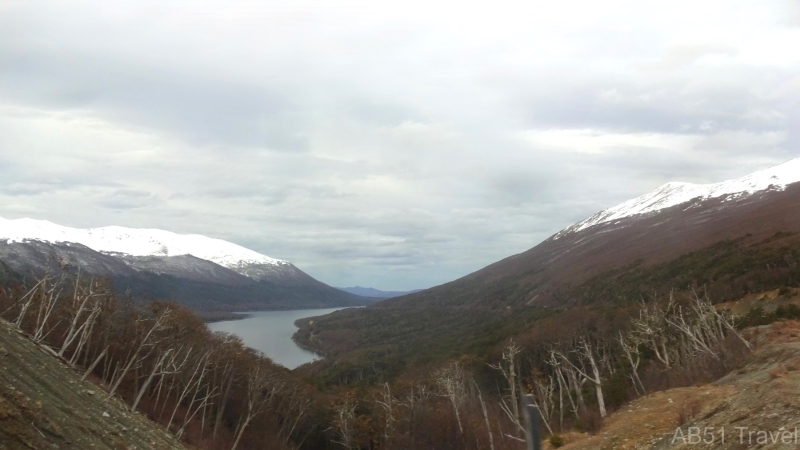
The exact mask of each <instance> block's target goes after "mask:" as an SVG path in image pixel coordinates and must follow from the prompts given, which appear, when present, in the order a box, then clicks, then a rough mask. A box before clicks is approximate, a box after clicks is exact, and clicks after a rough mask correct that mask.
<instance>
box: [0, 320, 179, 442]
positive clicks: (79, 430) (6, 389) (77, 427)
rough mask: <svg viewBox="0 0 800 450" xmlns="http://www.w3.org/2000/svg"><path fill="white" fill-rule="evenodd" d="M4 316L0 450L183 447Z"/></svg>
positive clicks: (0, 351)
mask: <svg viewBox="0 0 800 450" xmlns="http://www.w3.org/2000/svg"><path fill="white" fill-rule="evenodd" d="M80 377H81V375H80V374H78V373H77V372H76V371H75V370H73V369H71V368H69V367H68V366H67V365H66V364H64V363H62V362H61V361H60V360H59V359H57V358H56V357H54V356H53V355H51V354H49V353H47V352H46V351H45V350H44V349H42V348H40V347H38V346H37V345H35V344H34V343H33V342H31V341H30V340H29V339H28V338H27V337H26V336H24V335H23V334H22V333H21V332H20V331H19V330H18V329H17V328H16V327H15V326H14V325H12V324H10V323H8V322H6V321H4V320H2V319H0V450H17V449H26V450H31V449H33V450H44V449H79V450H88V449H92V450H104V449H113V450H127V449H130V450H134V449H140V450H145V449H153V450H161V449H183V448H184V447H183V446H182V445H181V444H180V443H179V442H177V441H176V440H175V439H174V437H172V436H171V435H170V434H168V433H167V432H166V431H164V430H163V429H161V428H159V427H158V426H157V425H155V424H154V423H152V422H150V421H149V420H148V419H146V418H145V417H144V416H141V415H139V414H133V413H129V412H128V411H127V410H126V409H125V407H124V405H123V404H122V403H121V402H119V401H117V400H116V399H115V398H111V399H107V395H105V393H104V391H102V390H101V389H100V388H98V387H97V386H95V385H94V384H92V383H90V382H88V381H81V380H80Z"/></svg>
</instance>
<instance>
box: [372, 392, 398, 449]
mask: <svg viewBox="0 0 800 450" xmlns="http://www.w3.org/2000/svg"><path fill="white" fill-rule="evenodd" d="M375 402H376V403H377V404H378V406H380V407H381V408H382V409H383V415H384V418H385V420H384V425H383V438H384V439H385V440H386V442H389V439H390V436H391V434H392V429H393V428H394V404H395V400H394V397H392V391H391V389H390V388H389V383H383V390H382V392H381V396H380V398H379V399H377V400H376V401H375Z"/></svg>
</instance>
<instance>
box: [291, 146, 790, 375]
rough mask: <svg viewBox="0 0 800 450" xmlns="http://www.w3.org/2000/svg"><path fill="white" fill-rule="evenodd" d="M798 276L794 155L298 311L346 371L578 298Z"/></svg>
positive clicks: (564, 306) (424, 350)
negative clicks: (496, 253) (378, 293)
mask: <svg viewBox="0 0 800 450" xmlns="http://www.w3.org/2000/svg"><path fill="white" fill-rule="evenodd" d="M799 280H800V158H797V159H793V160H791V161H788V162H786V163H784V164H782V165H779V166H776V167H773V168H770V169H767V170H762V171H759V172H756V173H753V174H751V175H748V176H745V177H742V178H739V179H736V180H730V181H726V182H722V183H715V184H709V185H696V184H689V183H668V184H666V185H664V186H661V187H659V188H658V189H656V190H655V191H653V192H651V193H648V194H645V195H643V196H641V197H638V198H635V199H632V200H629V201H626V202H624V203H622V204H620V205H617V206H614V207H612V208H609V209H607V210H604V211H601V212H599V213H597V214H595V215H593V216H592V217H590V218H588V219H586V220H584V221H582V222H579V223H576V224H574V225H572V226H570V227H567V228H565V229H564V230H562V231H560V232H558V233H556V234H555V235H553V236H551V237H550V238H548V239H546V240H545V241H543V242H541V243H539V244H538V245H536V246H535V247H533V248H531V249H530V250H527V251H525V252H523V253H520V254H517V255H513V256H510V257H508V258H505V259H503V260H501V261H498V262H496V263H494V264H491V265H489V266H487V267H485V268H483V269H481V270H478V271H477V272H474V273H471V274H469V275H467V276H464V277H462V278H460V279H457V280H455V281H451V282H449V283H446V284H443V285H440V286H436V287H433V288H431V289H427V290H424V291H421V292H417V293H414V294H410V295H406V296H403V297H398V298H392V299H388V300H384V301H382V302H380V303H378V304H376V305H373V306H370V307H367V308H360V309H357V310H356V309H352V310H344V311H338V312H335V313H332V314H329V315H326V316H323V317H317V318H315V319H314V321H313V323H310V322H308V321H302V320H301V321H298V325H299V326H300V330H299V331H298V332H297V334H296V335H295V339H296V340H297V341H298V342H300V343H301V344H303V345H305V346H310V347H313V348H316V349H317V350H319V351H321V352H323V353H325V354H327V355H330V356H332V357H333V358H331V359H329V360H327V361H323V362H319V363H315V364H317V365H318V366H326V365H330V367H328V368H327V369H325V370H330V371H337V372H336V374H335V375H334V374H328V375H329V376H330V377H331V378H332V379H340V377H343V376H344V375H343V373H345V372H346V370H347V369H346V367H345V365H343V361H348V364H354V366H353V367H366V364H367V361H365V360H360V359H359V358H360V355H375V354H378V351H379V352H380V354H383V355H387V356H385V358H386V360H385V361H377V360H375V359H372V360H369V361H368V363H369V364H370V365H371V366H370V367H380V366H383V367H391V368H393V369H392V370H394V371H397V370H399V369H398V367H400V365H403V364H411V363H412V362H413V361H414V360H415V358H420V361H423V359H424V355H426V354H435V355H439V356H441V355H453V356H458V355H463V354H464V353H465V352H469V351H474V352H477V351H482V350H480V349H483V350H486V349H489V348H493V346H495V345H500V343H501V342H506V341H507V340H508V339H509V338H510V337H513V336H518V335H520V334H521V333H526V332H528V331H529V330H531V329H533V328H535V326H536V325H535V323H536V321H537V320H542V318H543V317H551V318H552V319H553V320H556V322H554V323H557V317H559V316H558V314H561V313H562V312H563V313H564V314H567V311H568V310H569V309H570V308H573V307H580V308H588V307H589V306H588V305H622V304H625V302H626V301H636V299H641V298H642V297H643V296H651V297H652V295H653V292H654V290H655V289H656V288H658V289H660V290H662V292H663V291H664V290H666V292H669V290H670V289H671V288H675V289H684V290H685V289H688V288H689V287H690V286H692V287H696V288H697V289H706V288H707V289H708V292H709V293H710V295H712V296H713V297H712V298H713V299H714V300H716V301H723V300H735V299H738V298H741V296H743V295H745V294H747V293H748V292H760V291H765V290H770V289H778V288H781V287H784V286H795V285H797V283H800V281H799ZM631 299H633V300H631ZM609 308H610V306H609ZM564 317H567V316H564ZM548 320H550V319H548ZM564 320H566V322H564V324H563V326H572V325H570V323H571V322H574V320H575V319H574V317H572V318H571V319H564ZM570 321H571V322H570ZM554 326H555V325H554ZM373 350H374V351H373ZM358 364H361V366H358ZM315 370H317V371H318V372H317V373H322V372H319V371H320V370H322V369H321V368H317V369H315ZM353 370H356V369H353ZM345 378H346V377H345ZM342 379H344V378H342Z"/></svg>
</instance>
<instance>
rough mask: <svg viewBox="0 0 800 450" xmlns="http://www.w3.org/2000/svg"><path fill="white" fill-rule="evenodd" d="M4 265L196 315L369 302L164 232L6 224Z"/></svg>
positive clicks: (0, 246) (1, 226) (0, 226)
mask: <svg viewBox="0 0 800 450" xmlns="http://www.w3.org/2000/svg"><path fill="white" fill-rule="evenodd" d="M0 261H2V262H4V263H5V264H7V265H8V266H10V267H11V268H12V269H14V270H15V271H17V272H18V273H21V274H28V273H33V274H36V273H42V272H45V271H47V272H54V271H60V270H78V269H80V270H81V271H83V272H85V273H89V274H92V275H95V276H103V277H107V278H109V279H111V280H112V281H113V283H114V284H115V285H116V286H117V287H118V288H119V289H120V290H121V291H125V292H132V293H133V294H136V295H138V296H140V297H146V298H157V299H165V300H175V301H179V302H183V303H186V304H188V305H190V306H192V307H193V308H195V309H221V310H244V309H273V308H276V309H293V308H296V309H303V308H314V307H329V306H350V305H361V304H364V303H365V300H364V299H363V298H360V297H357V296H354V295H351V294H348V293H345V292H342V291H339V290H338V289H335V288H332V287H330V286H328V285H326V284H324V283H321V282H319V281H317V280H315V279H314V278H312V277H310V276H309V275H307V274H306V273H304V272H303V271H301V270H300V269H298V268H297V267H295V266H294V265H293V264H292V263H290V262H288V261H283V260H280V259H275V258H271V257H269V256H266V255H262V254H260V253H258V252H255V251H253V250H250V249H247V248H244V247H242V246H239V245H236V244H233V243H231V242H227V241H224V240H221V239H214V238H210V237H206V236H201V235H196V234H193V235H182V234H176V233H172V232H169V231H164V230H158V229H134V228H124V227H117V226H110V227H102V228H91V229H78V228H70V227H65V226H61V225H57V224H54V223H52V222H48V221H46V220H33V219H16V220H8V219H3V218H0ZM366 303H369V301H367V302H366Z"/></svg>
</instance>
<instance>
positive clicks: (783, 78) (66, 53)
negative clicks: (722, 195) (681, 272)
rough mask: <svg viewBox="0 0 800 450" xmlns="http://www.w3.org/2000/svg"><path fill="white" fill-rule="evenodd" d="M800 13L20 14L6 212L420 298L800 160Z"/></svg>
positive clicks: (277, 6) (2, 177) (494, 8)
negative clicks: (709, 186)
mask: <svg viewBox="0 0 800 450" xmlns="http://www.w3.org/2000/svg"><path fill="white" fill-rule="evenodd" d="M798 4H800V2H798V1H796V0H792V1H790V0H760V1H752V0H748V1H733V0H721V1H704V0H691V1H680V0H670V1H641V0H633V1H596V0H590V1H578V2H576V1H552V0H550V1H547V2H539V1H530V0H529V1H522V2H507V1H497V0H493V1H483V2H470V1H465V0H459V1H452V2H449V1H448V2H444V1H437V0H425V1H417V0H411V1H409V0H404V1H394V2H383V1H379V0H369V1H322V0H316V1H283V0H260V1H252V2H248V1H238V0H224V1H200V0H191V1H165V0H158V1H142V0H137V1H122V0H114V1H99V0H98V1H86V2H73V1H55V0H54V1H49V2H42V1H32V0H24V1H16V0H2V1H1V2H0V216H1V217H4V218H8V219H13V218H19V217H31V218H36V219H47V220H50V221H53V222H56V223H59V224H62V225H69V226H75V227H97V226H105V225H122V226H129V227H152V228H162V229H167V230H170V231H175V232H179V233H200V234H204V235H208V236H213V237H218V238H222V239H227V240H230V241H233V242H236V243H238V244H241V245H244V246H246V247H249V248H252V249H254V250H256V251H259V252H261V253H264V254H266V255H269V256H273V257H276V258H281V259H286V260H289V261H292V262H294V263H295V264H296V265H297V266H298V267H300V268H301V269H303V270H305V271H306V272H308V273H309V274H311V275H312V276H314V277H316V278H318V279H320V280H322V281H324V282H326V283H328V284H331V285H335V286H345V285H347V286H349V285H356V284H359V285H362V286H373V287H377V288H381V289H411V288H423V287H429V286H432V285H436V284H441V283H443V282H446V281H450V280H452V279H455V278H457V277H460V276H463V275H465V274H467V273H469V272H472V271H474V270H477V269H479V268H481V267H483V266H485V265H488V264H490V263H492V262H494V261H496V260H499V259H502V258H504V257H506V256H509V255H512V254H515V253H519V252H521V251H524V250H527V249H528V248H530V247H533V246H534V245H536V244H537V243H538V242H540V241H542V240H543V239H545V238H547V237H548V236H550V235H551V234H553V233H555V232H557V231H558V230H560V229H561V228H563V227H565V226H567V225H569V224H571V223H573V222H576V221H578V220H581V219H584V218H586V217H588V216H590V215H592V214H593V213H595V212H597V211H599V210H602V209H605V208H607V207H609V206H613V205H615V204H617V203H619V202H621V201H624V200H626V199H629V198H632V197H635V196H638V195H640V194H643V193H645V192H647V191H650V190H652V189H654V188H656V187H658V186H659V185H661V184H663V183H665V182H667V181H689V182H699V183H707V182H715V181H721V180H724V179H728V178H734V177H738V176H742V175H745V174H747V173H750V172H752V171H755V170H758V169H762V168H766V167H768V166H771V165H775V164H779V163H781V162H783V161H785V160H788V159H791V158H792V157H795V156H800V145H798V144H800V8H799V7H798Z"/></svg>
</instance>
